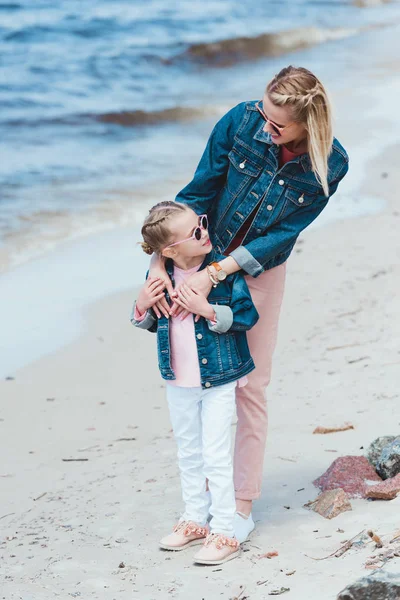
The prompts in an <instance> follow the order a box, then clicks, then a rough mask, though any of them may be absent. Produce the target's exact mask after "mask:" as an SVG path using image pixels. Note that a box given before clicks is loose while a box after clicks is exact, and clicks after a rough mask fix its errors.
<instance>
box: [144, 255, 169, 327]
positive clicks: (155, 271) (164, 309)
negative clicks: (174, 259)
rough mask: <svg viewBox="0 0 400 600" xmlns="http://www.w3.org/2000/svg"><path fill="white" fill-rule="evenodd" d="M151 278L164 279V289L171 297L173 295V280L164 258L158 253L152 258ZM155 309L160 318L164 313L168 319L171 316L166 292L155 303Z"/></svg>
mask: <svg viewBox="0 0 400 600" xmlns="http://www.w3.org/2000/svg"><path fill="white" fill-rule="evenodd" d="M149 278H152V279H159V280H160V281H162V282H163V283H164V287H163V289H164V290H165V289H166V290H168V293H169V295H170V297H172V294H173V291H174V288H173V287H172V283H171V280H170V278H169V276H168V273H167V271H166V270H165V263H164V260H163V259H162V258H161V257H160V256H158V255H154V256H153V257H152V259H151V262H150V270H149ZM153 309H154V312H155V314H156V316H157V318H158V319H159V318H160V317H161V315H162V314H163V315H164V317H167V319H168V318H169V316H170V314H171V309H170V306H169V304H168V302H167V299H166V297H165V294H162V295H161V298H160V299H159V300H157V302H156V303H155V304H154V306H153Z"/></svg>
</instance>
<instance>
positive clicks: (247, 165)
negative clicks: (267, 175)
mask: <svg viewBox="0 0 400 600" xmlns="http://www.w3.org/2000/svg"><path fill="white" fill-rule="evenodd" d="M228 158H229V168H228V175H227V180H226V187H227V188H228V191H229V193H230V194H231V196H233V197H234V198H236V196H238V194H240V192H241V191H242V190H243V189H244V188H245V187H246V186H248V185H249V184H250V183H251V184H253V183H254V182H255V178H256V177H258V176H259V174H260V173H261V170H262V165H260V164H258V163H257V162H256V160H255V158H254V157H253V156H248V155H247V154H245V153H244V152H243V151H242V150H236V149H235V148H232V150H231V151H230V152H229V154H228Z"/></svg>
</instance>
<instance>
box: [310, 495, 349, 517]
mask: <svg viewBox="0 0 400 600" xmlns="http://www.w3.org/2000/svg"><path fill="white" fill-rule="evenodd" d="M305 506H307V507H310V508H311V509H312V510H314V511H315V512H317V513H318V514H320V515H321V516H322V517H325V519H333V518H334V517H337V515H339V514H340V513H342V512H345V511H346V510H352V507H351V504H350V501H349V497H348V495H347V494H346V492H344V491H343V490H342V489H340V488H338V489H337V490H327V491H326V492H322V494H320V495H319V496H318V498H316V499H315V500H314V501H313V502H309V503H308V504H305Z"/></svg>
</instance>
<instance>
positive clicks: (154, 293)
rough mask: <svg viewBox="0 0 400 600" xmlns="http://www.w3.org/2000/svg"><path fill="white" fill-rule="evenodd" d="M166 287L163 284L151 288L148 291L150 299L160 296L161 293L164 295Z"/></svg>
mask: <svg viewBox="0 0 400 600" xmlns="http://www.w3.org/2000/svg"><path fill="white" fill-rule="evenodd" d="M164 287H165V286H164V284H163V283H162V284H161V285H158V286H156V287H154V288H149V289H148V295H149V296H150V297H152V296H153V297H154V296H158V294H160V293H161V292H163V293H164Z"/></svg>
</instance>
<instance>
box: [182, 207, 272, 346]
mask: <svg viewBox="0 0 400 600" xmlns="http://www.w3.org/2000/svg"><path fill="white" fill-rule="evenodd" d="M267 210H272V206H271V205H270V204H268V206H267ZM192 339H193V338H192Z"/></svg>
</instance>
